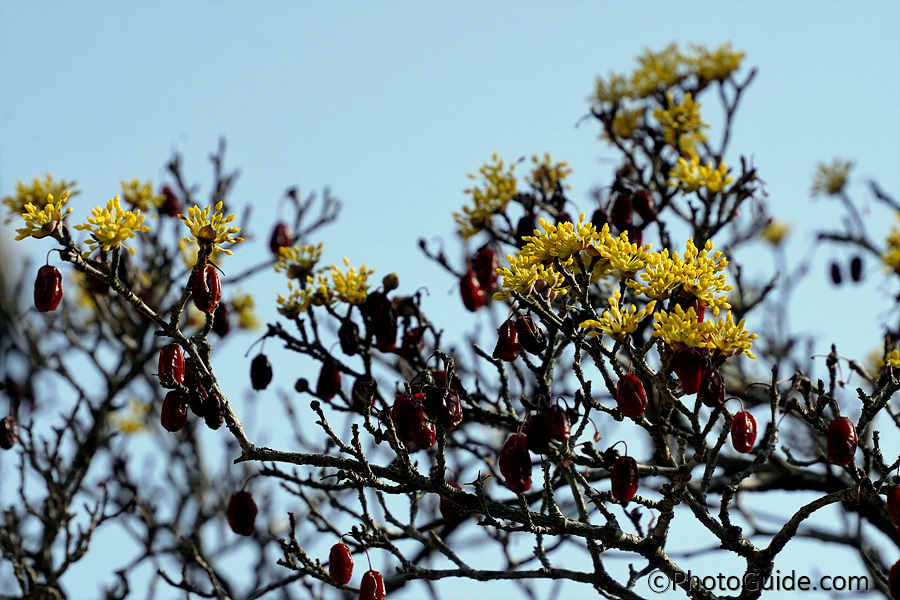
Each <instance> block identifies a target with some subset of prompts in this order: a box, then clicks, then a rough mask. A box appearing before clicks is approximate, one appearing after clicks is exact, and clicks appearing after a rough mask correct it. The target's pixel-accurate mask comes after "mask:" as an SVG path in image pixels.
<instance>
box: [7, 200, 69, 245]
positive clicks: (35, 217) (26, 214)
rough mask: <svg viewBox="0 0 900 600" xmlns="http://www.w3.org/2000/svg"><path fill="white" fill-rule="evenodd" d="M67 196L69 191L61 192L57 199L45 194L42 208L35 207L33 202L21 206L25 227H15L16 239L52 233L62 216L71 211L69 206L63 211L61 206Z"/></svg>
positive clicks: (40, 236)
mask: <svg viewBox="0 0 900 600" xmlns="http://www.w3.org/2000/svg"><path fill="white" fill-rule="evenodd" d="M68 198H69V192H63V193H62V195H61V196H60V197H59V200H54V198H53V195H52V194H48V195H47V199H46V200H45V201H44V203H43V206H42V208H37V207H36V206H35V205H34V204H31V203H29V204H26V205H25V206H24V207H23V212H22V219H24V220H25V227H22V228H21V229H16V233H17V234H18V235H17V236H16V239H17V240H23V239H25V238H27V237H33V238H38V239H39V238H42V237H47V236H48V235H50V234H52V233H53V232H54V231H55V230H56V228H57V226H58V225H59V222H60V221H62V220H63V217H65V216H66V215H68V214H69V213H70V212H72V209H71V208H67V209H66V211H65V212H63V210H62V207H63V205H64V204H65V203H66V200H68Z"/></svg>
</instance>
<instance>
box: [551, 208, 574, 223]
mask: <svg viewBox="0 0 900 600" xmlns="http://www.w3.org/2000/svg"><path fill="white" fill-rule="evenodd" d="M571 222H572V215H570V214H569V213H567V212H566V211H564V210H561V211H559V212H558V213H557V214H556V223H555V225H556V226H559V225H560V223H571Z"/></svg>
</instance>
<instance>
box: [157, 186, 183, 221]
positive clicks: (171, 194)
mask: <svg viewBox="0 0 900 600" xmlns="http://www.w3.org/2000/svg"><path fill="white" fill-rule="evenodd" d="M162 195H163V201H162V204H160V206H159V213H160V214H162V215H166V216H167V217H177V216H178V213H180V212H181V200H179V199H178V196H176V195H175V191H174V190H173V189H172V188H171V187H169V186H167V185H165V186H163V189H162Z"/></svg>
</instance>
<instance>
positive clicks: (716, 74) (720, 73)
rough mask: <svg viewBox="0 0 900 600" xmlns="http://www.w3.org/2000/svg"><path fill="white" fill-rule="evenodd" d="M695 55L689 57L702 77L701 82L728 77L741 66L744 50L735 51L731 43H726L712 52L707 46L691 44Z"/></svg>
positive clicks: (693, 66) (692, 66)
mask: <svg viewBox="0 0 900 600" xmlns="http://www.w3.org/2000/svg"><path fill="white" fill-rule="evenodd" d="M690 48H691V51H693V53H694V55H693V56H690V57H688V58H687V61H688V63H690V65H691V68H692V70H693V71H694V73H696V74H697V77H699V78H700V81H701V84H702V83H703V82H706V81H722V80H725V79H727V78H728V77H729V76H730V75H731V74H732V73H733V72H735V71H737V70H738V69H739V68H740V66H741V60H742V59H743V58H744V53H743V52H734V51H733V50H732V49H731V44H730V43H725V44H722V45H721V46H719V47H718V48H716V50H715V51H714V52H710V51H709V50H708V49H707V48H706V46H702V45H699V44H691V45H690Z"/></svg>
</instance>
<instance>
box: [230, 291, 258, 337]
mask: <svg viewBox="0 0 900 600" xmlns="http://www.w3.org/2000/svg"><path fill="white" fill-rule="evenodd" d="M255 305H256V301H255V300H254V299H253V296H251V295H250V294H243V295H240V296H235V297H234V299H233V300H232V301H231V306H232V307H234V312H236V313H237V315H238V327H240V328H241V329H257V328H259V317H257V316H256V312H254V310H253V307H254V306H255Z"/></svg>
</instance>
